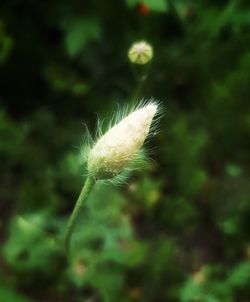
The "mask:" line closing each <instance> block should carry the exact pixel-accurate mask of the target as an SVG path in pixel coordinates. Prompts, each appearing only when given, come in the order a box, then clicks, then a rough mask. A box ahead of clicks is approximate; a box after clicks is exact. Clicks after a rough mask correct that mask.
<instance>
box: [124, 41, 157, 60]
mask: <svg viewBox="0 0 250 302" xmlns="http://www.w3.org/2000/svg"><path fill="white" fill-rule="evenodd" d="M128 57H129V60H130V62H131V63H133V64H140V65H144V64H147V63H148V62H150V61H151V59H152V58H153V48H152V46H151V45H150V44H149V43H147V42H144V41H141V42H136V43H134V44H133V45H132V46H131V47H130V49H129V51H128Z"/></svg>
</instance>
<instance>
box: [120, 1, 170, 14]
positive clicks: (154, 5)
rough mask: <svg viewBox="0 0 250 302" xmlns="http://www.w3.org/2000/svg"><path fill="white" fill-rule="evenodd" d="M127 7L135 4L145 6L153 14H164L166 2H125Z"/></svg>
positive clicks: (166, 6) (166, 7) (166, 8)
mask: <svg viewBox="0 0 250 302" xmlns="http://www.w3.org/2000/svg"><path fill="white" fill-rule="evenodd" d="M126 1H127V5H128V6H130V7H133V6H135V5H136V4H141V3H143V4H146V5H148V7H149V8H150V9H151V10H152V11H155V12H166V11H167V10H168V4H167V1H166V0H143V1H141V0H126Z"/></svg>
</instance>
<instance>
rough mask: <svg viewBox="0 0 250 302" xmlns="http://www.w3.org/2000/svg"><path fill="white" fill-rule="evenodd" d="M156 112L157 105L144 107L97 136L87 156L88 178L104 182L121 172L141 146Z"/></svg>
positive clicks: (150, 104) (149, 104)
mask: <svg viewBox="0 0 250 302" xmlns="http://www.w3.org/2000/svg"><path fill="white" fill-rule="evenodd" d="M156 112H157V104H156V103H148V104H147V105H145V106H142V107H139V108H138V109H136V110H135V111H133V112H132V113H130V114H129V115H128V116H127V117H125V118H124V119H122V120H121V121H120V122H119V123H118V124H116V125H115V126H113V127H112V128H111V129H110V130H108V131H107V132H106V133H105V134H104V135H103V136H101V137H100V139H99V140H98V141H97V142H96V144H95V145H94V146H93V148H92V149H91V151H90V153H89V156H88V172H89V174H90V175H92V176H93V177H95V178H96V179H108V178H112V177H114V176H116V175H117V174H119V173H120V172H122V171H123V170H124V169H125V168H126V167H127V166H128V164H129V163H130V161H131V160H132V159H133V157H134V156H135V155H136V154H137V152H138V151H139V149H140V148H141V146H142V145H143V143H144V141H145V139H146V137H147V136H148V133H149V130H150V126H151V124H152V120H153V118H154V116H155V114H156Z"/></svg>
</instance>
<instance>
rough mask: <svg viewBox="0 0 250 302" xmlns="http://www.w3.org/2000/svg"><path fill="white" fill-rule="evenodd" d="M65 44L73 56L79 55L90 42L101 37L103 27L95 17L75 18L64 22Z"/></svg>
mask: <svg viewBox="0 0 250 302" xmlns="http://www.w3.org/2000/svg"><path fill="white" fill-rule="evenodd" d="M64 28H65V46H66V50H67V52H68V54H69V55H70V56H71V57H74V56H76V55H79V54H80V52H81V51H82V50H83V49H84V47H85V46H86V45H87V43H88V42H90V41H93V40H96V39H98V38H99V37H100V33H101V28H100V26H99V24H98V21H97V20H96V19H93V18H86V17H83V18H81V19H79V18H74V19H71V20H70V21H68V22H67V23H66V24H64Z"/></svg>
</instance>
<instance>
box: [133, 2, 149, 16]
mask: <svg viewBox="0 0 250 302" xmlns="http://www.w3.org/2000/svg"><path fill="white" fill-rule="evenodd" d="M136 10H137V12H138V13H139V14H140V15H141V16H148V15H149V13H150V9H149V7H148V6H147V5H146V4H144V3H139V4H137V6H136Z"/></svg>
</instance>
